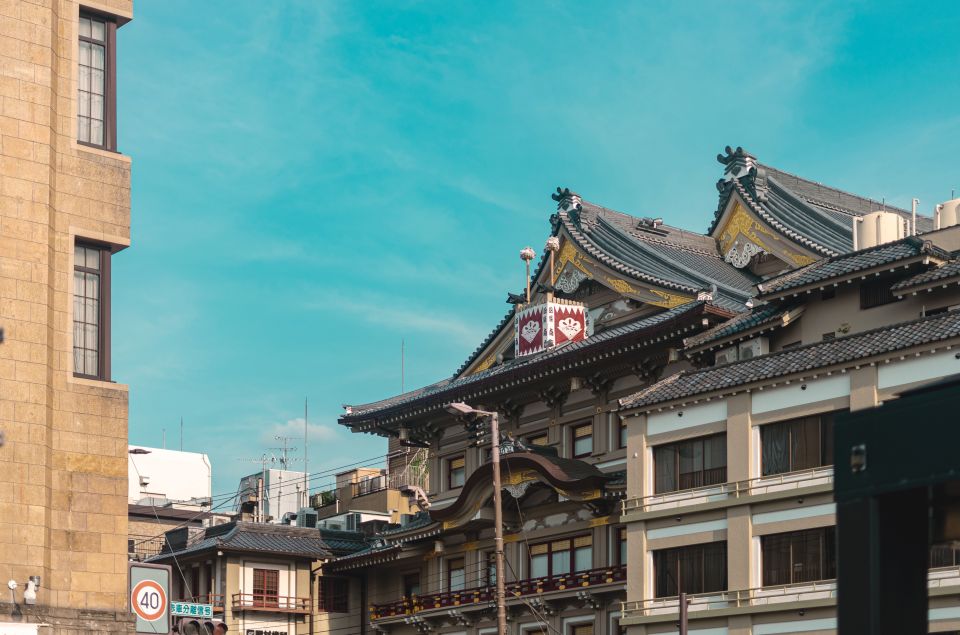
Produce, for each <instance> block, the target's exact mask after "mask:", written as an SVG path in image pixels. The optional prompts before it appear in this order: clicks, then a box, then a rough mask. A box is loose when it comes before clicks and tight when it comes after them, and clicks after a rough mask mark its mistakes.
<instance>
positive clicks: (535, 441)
mask: <svg viewBox="0 0 960 635" xmlns="http://www.w3.org/2000/svg"><path fill="white" fill-rule="evenodd" d="M549 443H550V441H549V438H548V437H547V432H546V430H544V431H543V432H537V433H535V434H532V435H530V436H529V437H527V445H540V446H545V445H548V444H549Z"/></svg>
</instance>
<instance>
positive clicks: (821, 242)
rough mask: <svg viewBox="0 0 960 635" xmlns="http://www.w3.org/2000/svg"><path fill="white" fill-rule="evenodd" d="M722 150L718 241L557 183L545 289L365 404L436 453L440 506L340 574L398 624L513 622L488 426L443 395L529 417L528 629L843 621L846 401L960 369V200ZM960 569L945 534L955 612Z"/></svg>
mask: <svg viewBox="0 0 960 635" xmlns="http://www.w3.org/2000/svg"><path fill="white" fill-rule="evenodd" d="M718 159H719V161H720V162H721V163H722V164H723V166H724V169H723V176H722V178H721V180H720V182H719V183H718V190H719V193H720V199H719V202H718V207H717V210H716V214H715V218H714V220H713V222H712V223H711V224H710V227H709V228H708V231H707V233H706V234H698V233H695V232H690V231H686V230H681V229H678V228H675V227H670V226H668V225H665V224H664V223H663V222H662V220H661V219H658V218H637V217H632V216H628V215H626V214H622V213H619V212H615V211H612V210H609V209H606V208H603V207H600V206H597V205H594V204H592V203H589V202H587V201H584V200H582V199H581V198H580V197H579V196H578V195H576V194H575V193H573V192H570V191H569V190H561V189H559V188H558V190H557V194H555V195H554V200H556V201H557V204H558V205H557V212H556V213H555V214H554V215H553V216H552V217H551V228H552V232H551V237H550V240H548V242H547V249H546V251H545V252H544V254H543V257H542V258H541V260H540V261H539V263H538V264H537V266H536V268H535V271H534V273H533V276H532V278H531V284H530V291H528V292H527V293H529V294H530V295H527V294H520V295H514V294H510V296H509V301H511V302H513V303H514V304H515V305H516V306H515V307H514V308H512V309H511V310H510V311H509V312H508V313H507V315H506V316H505V317H504V319H503V320H502V321H501V323H500V324H499V325H498V326H497V327H496V328H495V329H494V331H493V332H492V333H491V334H490V335H489V336H488V337H487V338H486V339H485V340H484V341H483V342H482V343H481V344H480V346H478V348H477V349H476V351H475V352H474V353H473V354H472V355H471V356H470V357H469V358H468V359H467V360H466V361H465V362H464V364H463V365H462V366H461V367H460V368H459V369H458V370H457V372H456V373H455V374H454V376H453V377H452V378H448V379H444V380H442V381H440V382H437V383H436V384H433V385H430V386H427V387H424V388H421V389H419V390H416V391H412V392H410V393H406V394H403V395H398V396H395V397H391V398H389V399H386V400H383V401H381V402H376V403H372V404H366V405H353V406H348V407H346V412H345V414H344V415H343V416H341V418H340V423H341V424H343V425H345V426H348V427H349V428H350V429H351V430H352V431H354V432H357V433H366V434H377V435H380V436H384V437H386V438H388V439H389V444H390V446H389V447H390V450H391V454H392V455H393V451H395V450H396V449H398V448H401V447H404V446H406V447H417V448H423V449H425V450H426V451H427V452H428V455H427V456H428V459H427V461H428V465H429V470H428V473H429V481H428V483H427V484H426V487H425V488H424V489H425V490H426V492H425V493H426V497H425V498H426V500H425V501H423V502H422V507H423V508H424V511H422V512H420V513H418V514H417V515H416V516H414V517H409V516H408V517H404V518H403V519H402V521H401V523H400V524H398V525H395V526H392V527H390V528H388V529H387V530H386V531H383V532H381V533H380V534H379V535H378V536H377V537H376V539H375V540H374V541H373V542H372V543H371V544H370V546H369V547H368V548H367V549H365V550H361V551H357V552H355V553H352V554H349V555H347V556H343V557H340V558H337V559H336V560H334V561H332V562H329V563H327V564H325V565H324V567H323V569H324V572H325V575H331V574H337V575H343V576H345V577H351V578H355V579H359V580H361V584H362V588H364V589H366V594H367V595H366V596H365V597H366V598H367V603H369V604H370V623H371V627H372V628H373V629H374V630H376V631H378V632H382V633H398V634H405V633H414V632H441V633H447V632H450V633H453V632H457V633H469V634H470V635H474V634H481V633H490V632H495V612H494V611H493V608H492V603H493V597H494V596H493V584H494V581H495V572H494V570H493V568H492V559H491V554H492V550H493V527H492V523H493V513H492V509H491V498H492V487H491V485H492V482H491V481H492V466H491V465H490V462H489V458H490V454H489V439H481V442H480V445H479V447H476V443H475V439H473V438H471V437H470V436H468V433H467V431H466V430H465V429H464V426H463V422H462V421H460V420H457V419H456V418H455V417H454V416H452V415H450V414H447V412H446V410H445V408H444V406H445V405H446V404H449V403H451V402H466V403H467V404H469V405H470V406H473V407H475V408H477V409H481V410H486V411H491V412H496V413H497V414H498V416H499V420H500V426H501V429H502V430H503V431H504V435H505V440H504V452H505V454H504V456H503V459H502V473H503V481H504V487H503V489H504V497H503V498H504V503H503V506H504V512H503V513H504V522H503V528H504V531H505V533H506V543H507V544H506V554H505V555H506V563H507V566H506V571H505V576H504V577H505V581H506V584H507V605H508V619H509V622H510V625H509V629H510V632H511V633H514V634H516V635H522V634H523V633H528V632H540V631H541V630H543V629H547V630H549V631H550V632H554V633H562V634H563V635H568V634H570V633H574V634H577V635H582V634H584V633H610V634H612V633H622V632H629V633H630V634H631V635H639V634H642V633H670V632H676V628H677V619H678V601H677V594H678V592H679V591H680V590H683V591H684V592H686V593H689V594H692V604H691V607H690V608H691V633H700V634H701V635H704V634H707V633H710V634H720V633H726V634H736V635H746V634H747V633H755V634H758V635H764V634H766V635H770V634H773V633H800V632H803V633H819V632H833V630H834V629H835V617H834V616H835V608H834V607H835V583H834V582H833V578H834V577H835V575H836V572H835V566H836V565H835V563H836V552H835V544H836V540H835V530H834V529H833V525H834V519H833V516H834V512H833V505H832V494H831V487H832V463H833V452H832V450H833V448H832V421H833V414H834V413H836V412H837V411H842V410H844V409H856V408H861V407H867V406H870V405H876V404H877V403H880V402H882V401H883V400H885V399H889V398H892V397H894V396H895V395H896V394H898V393H899V392H900V391H902V390H904V389H906V388H909V387H911V386H915V385H916V384H917V383H918V382H926V381H933V380H935V379H936V378H937V377H941V376H944V375H947V374H950V373H952V372H956V369H954V368H953V366H954V365H955V363H956V362H955V359H954V357H956V356H955V355H954V354H953V353H952V352H950V347H952V346H953V345H954V339H953V338H955V337H958V336H960V318H958V315H957V314H955V313H953V312H952V308H954V307H955V306H957V305H960V299H958V297H957V295H956V293H957V292H956V291H955V290H954V289H955V287H951V285H952V284H953V283H954V282H955V281H960V265H957V264H955V263H956V262H957V261H958V257H957V256H956V253H957V251H958V250H960V229H957V228H956V227H954V225H956V223H957V221H958V220H960V219H957V218H956V216H957V210H958V209H960V207H958V205H954V204H953V203H960V202H951V203H948V204H946V205H945V206H944V210H945V211H944V212H943V213H940V212H938V214H937V215H936V216H937V217H936V218H929V217H924V216H922V215H918V216H915V215H914V214H913V213H912V211H907V210H902V209H897V208H894V207H892V206H889V205H884V204H883V203H881V202H879V201H877V200H873V199H869V198H865V197H860V196H856V195H853V194H849V193H847V192H843V191H841V190H838V189H835V188H830V187H827V186H824V185H822V184H820V183H817V182H814V181H809V180H806V179H803V178H800V177H797V176H794V175H792V174H789V173H787V172H784V171H782V170H779V169H777V168H774V167H771V166H768V165H764V164H762V163H760V162H759V161H758V160H757V159H756V158H755V157H754V156H752V155H750V154H749V153H747V152H745V151H743V150H742V149H740V148H737V149H735V150H734V149H731V148H727V150H726V152H725V153H724V154H722V155H720V156H718ZM947 210H952V212H950V213H947ZM950 214H952V216H950ZM941 226H942V229H941V228H940V227H941ZM530 251H532V250H530ZM521 256H522V257H523V258H524V259H525V260H529V259H530V258H531V257H533V256H534V254H532V253H529V252H528V251H527V250H524V252H523V253H522V254H521ZM898 298H905V299H902V300H899V299H898ZM394 456H395V455H394ZM404 461H405V459H404V458H403V457H397V456H395V458H394V459H392V461H391V467H393V468H394V470H397V469H402V467H403V465H404ZM955 562H956V558H955V554H954V553H953V551H952V550H951V549H949V548H946V547H936V548H935V549H934V550H933V551H932V555H931V563H932V564H933V565H938V566H936V567H935V568H934V569H932V570H931V582H930V584H931V586H932V587H935V588H936V589H939V591H936V592H932V593H931V595H932V596H934V599H933V601H932V606H933V607H934V610H937V611H941V610H943V611H947V610H948V609H949V610H950V611H952V610H953V609H952V608H949V607H948V604H949V602H951V601H953V602H954V603H955V601H956V599H955V598H954V597H953V594H952V593H951V591H952V589H951V587H952V586H953V585H957V586H955V587H954V588H956V589H957V590H960V584H957V583H960V570H958V569H957V567H956V565H955V564H954V563H955ZM947 564H949V566H939V565H947ZM371 574H373V575H371ZM954 580H956V582H954ZM939 614H940V613H938V615H939ZM943 615H948V613H943ZM949 615H952V614H949ZM950 619H954V618H950ZM956 627H957V624H955V623H952V622H950V621H949V620H946V619H945V620H941V621H939V622H936V623H935V624H934V627H933V628H934V630H940V631H945V630H947V629H949V628H956Z"/></svg>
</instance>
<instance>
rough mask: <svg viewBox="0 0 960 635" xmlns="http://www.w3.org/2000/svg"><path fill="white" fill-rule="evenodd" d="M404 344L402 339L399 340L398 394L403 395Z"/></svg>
mask: <svg viewBox="0 0 960 635" xmlns="http://www.w3.org/2000/svg"><path fill="white" fill-rule="evenodd" d="M404 344H405V342H404V341H403V338H400V394H401V395H402V394H403V370H404Z"/></svg>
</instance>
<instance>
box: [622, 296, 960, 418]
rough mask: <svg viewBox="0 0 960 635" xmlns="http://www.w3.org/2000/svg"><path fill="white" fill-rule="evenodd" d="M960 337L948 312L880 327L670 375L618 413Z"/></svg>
mask: <svg viewBox="0 0 960 635" xmlns="http://www.w3.org/2000/svg"><path fill="white" fill-rule="evenodd" d="M958 336H960V313H956V312H948V313H942V314H938V315H934V316H931V317H927V318H921V319H919V320H913V321H910V322H903V323H900V324H894V325H890V326H883V327H880V328H877V329H873V330H870V331H865V332H863V333H857V334H854V335H847V336H845V337H840V338H837V339H834V340H830V341H826V342H817V343H815V344H808V345H806V346H801V347H798V348H793V349H789V350H785V351H780V352H777V353H770V354H768V355H763V356H761V357H754V358H752V359H749V360H745V361H740V362H733V363H730V364H725V365H722V366H715V367H713V368H706V369H703V370H698V371H692V372H691V371H682V372H680V373H677V374H675V375H671V376H670V377H667V378H666V379H663V380H662V381H659V382H657V383H656V384H653V385H651V386H649V387H647V388H645V389H643V390H641V391H639V392H637V393H634V394H633V395H630V396H628V397H624V398H623V399H621V400H620V407H621V409H624V410H626V409H635V408H648V407H650V406H654V405H656V404H661V403H665V402H668V401H674V400H678V399H685V398H689V397H693V396H696V395H700V394H706V393H713V392H717V391H723V390H729V389H732V388H736V387H738V386H744V385H746V384H750V383H753V382H757V381H764V380H771V379H775V378H777V377H784V376H787V375H793V374H797V373H803V372H807V371H812V370H815V369H819V368H825V367H829V366H835V365H838V364H844V363H849V362H856V361H858V360H866V359H869V358H871V357H875V356H878V355H883V354H884V353H890V352H894V351H899V350H903V349H906V348H910V347H912V346H918V345H921V344H928V343H931V342H938V341H942V340H945V339H948V338H954V337H958Z"/></svg>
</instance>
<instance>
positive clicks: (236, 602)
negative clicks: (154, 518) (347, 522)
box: [149, 521, 367, 635]
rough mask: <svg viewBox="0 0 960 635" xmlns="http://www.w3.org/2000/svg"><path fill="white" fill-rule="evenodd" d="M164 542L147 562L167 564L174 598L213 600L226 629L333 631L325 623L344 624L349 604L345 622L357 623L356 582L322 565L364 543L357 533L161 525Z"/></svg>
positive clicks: (294, 633)
mask: <svg viewBox="0 0 960 635" xmlns="http://www.w3.org/2000/svg"><path fill="white" fill-rule="evenodd" d="M165 542H166V544H165V546H164V548H163V551H162V552H161V553H160V554H159V555H157V556H154V557H153V558H151V559H150V560H149V561H150V562H154V563H162V564H169V565H171V567H172V568H173V573H174V575H173V581H172V584H171V596H172V598H173V599H174V600H175V601H185V602H196V603H201V604H212V605H213V609H214V617H216V618H218V619H222V620H224V621H225V622H226V624H227V627H228V629H229V632H231V633H232V632H238V633H269V634H270V635H308V634H310V633H314V632H317V633H323V632H334V630H335V629H334V628H331V623H332V622H333V623H336V624H337V625H341V624H340V622H343V623H344V624H343V625H347V624H349V620H346V621H345V618H346V617H348V616H350V615H351V613H350V611H351V610H352V611H353V615H354V616H355V617H354V620H353V623H352V624H349V625H350V626H357V628H356V630H355V631H354V632H360V630H362V629H361V628H359V626H358V625H357V618H356V616H357V615H360V614H361V612H360V610H359V605H357V604H356V603H355V602H356V600H352V598H355V597H356V594H358V593H359V589H358V588H352V589H351V587H350V586H349V585H348V584H346V583H345V582H346V581H345V580H342V579H340V578H336V579H326V578H324V577H323V576H322V575H321V572H320V565H321V563H322V562H323V561H325V560H330V559H333V558H335V557H336V556H343V555H347V554H349V553H351V552H353V551H356V550H359V549H365V548H366V547H367V543H366V541H365V540H364V538H363V537H362V536H361V535H360V534H357V533H355V532H342V531H322V530H318V529H315V528H309V527H293V526H288V525H279V524H274V523H265V522H264V523H253V522H242V521H233V522H229V523H225V524H222V525H216V526H212V527H206V528H194V527H186V526H185V527H180V528H178V529H174V530H172V531H169V532H167V533H166V535H165ZM351 605H352V609H351ZM331 620H332V622H331ZM342 632H348V631H346V630H344V631H342Z"/></svg>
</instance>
